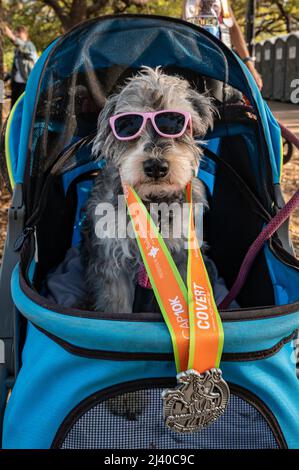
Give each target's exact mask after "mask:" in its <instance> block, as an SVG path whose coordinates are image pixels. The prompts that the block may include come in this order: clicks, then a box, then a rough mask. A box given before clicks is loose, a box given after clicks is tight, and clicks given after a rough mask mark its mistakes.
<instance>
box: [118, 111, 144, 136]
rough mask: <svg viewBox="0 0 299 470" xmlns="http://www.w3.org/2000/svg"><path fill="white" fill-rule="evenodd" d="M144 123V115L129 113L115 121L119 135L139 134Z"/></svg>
mask: <svg viewBox="0 0 299 470" xmlns="http://www.w3.org/2000/svg"><path fill="white" fill-rule="evenodd" d="M142 123H143V117H142V116H139V115H138V114H127V115H126V116H120V117H118V118H117V119H116V120H115V122H114V126H115V132H116V134H117V135H118V137H121V138H124V137H132V136H133V135H135V134H137V132H138V131H139V130H140V127H141V126H142Z"/></svg>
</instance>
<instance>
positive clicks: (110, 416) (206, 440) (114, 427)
mask: <svg viewBox="0 0 299 470" xmlns="http://www.w3.org/2000/svg"><path fill="white" fill-rule="evenodd" d="M161 392H162V388H156V389H148V390H139V391H137V392H133V393H127V394H124V395H119V396H118V397H115V398H110V399H108V400H106V401H104V402H101V403H99V404H97V405H96V406H94V407H93V408H91V409H89V410H88V411H87V412H86V413H85V414H83V415H82V416H81V417H80V418H79V419H78V420H77V421H76V422H75V423H74V424H73V426H72V427H71V429H70V430H69V431H68V433H67V435H66V437H65V439H64V441H63V442H62V443H61V444H60V446H59V447H60V448H62V449H103V448H104V449H110V448H114V449H138V448H139V449H172V448H174V449H178V448H181V449H275V448H278V447H279V446H278V444H277V441H276V439H275V436H274V434H273V432H272V430H271V428H270V426H269V425H268V423H267V421H266V420H265V418H264V417H263V416H262V414H261V413H260V412H259V411H257V410H256V409H255V408H254V407H253V406H252V405H250V404H249V403H247V402H246V401H244V400H243V399H241V398H239V397H237V396H236V395H232V396H231V399H230V405H229V407H228V410H227V411H226V413H225V414H224V415H223V416H222V417H221V418H220V419H219V420H218V421H217V422H215V423H214V424H213V425H211V426H210V427H208V428H206V429H203V430H202V431H200V432H198V433H195V434H191V435H179V434H176V433H174V432H173V431H171V430H168V429H167V428H166V426H165V425H164V423H163V419H162V400H161Z"/></svg>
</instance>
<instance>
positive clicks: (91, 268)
mask: <svg viewBox="0 0 299 470" xmlns="http://www.w3.org/2000/svg"><path fill="white" fill-rule="evenodd" d="M163 109H177V110H182V111H189V112H190V114H191V116H192V125H193V133H194V135H195V136H196V137H197V139H198V138H199V139H200V138H203V137H204V136H205V135H206V132H207V130H208V129H209V128H211V127H212V126H213V113H214V109H213V106H212V102H211V100H210V98H209V97H208V96H205V95H201V94H199V93H197V92H196V91H195V90H193V89H192V88H191V86H190V84H189V83H188V82H187V81H186V80H184V79H182V78H179V77H177V76H168V75H166V74H164V73H163V72H162V71H161V69H160V68H157V69H155V70H154V69H151V68H148V67H144V68H143V69H142V70H141V72H140V73H138V74H137V75H136V76H134V77H133V78H131V79H129V80H128V82H127V84H126V85H125V86H124V87H123V88H122V89H121V90H120V92H119V93H118V94H115V95H113V96H111V97H110V98H109V99H108V100H107V102H106V104H105V106H104V109H103V110H102V112H101V113H100V115H99V120H98V132H97V135H96V138H95V140H94V143H93V148H92V152H93V155H94V158H96V159H100V158H105V160H106V167H105V169H104V170H103V171H102V172H101V173H100V175H99V176H98V177H97V179H96V181H95V185H94V188H93V190H92V193H91V196H90V199H89V201H88V204H87V211H86V212H87V223H86V226H85V230H84V233H85V238H84V242H83V256H84V259H85V261H86V270H87V274H86V280H87V285H88V290H89V301H90V304H91V308H92V309H94V310H97V311H101V312H110V313H130V312H132V306H133V300H134V292H135V285H136V278H137V274H138V270H139V267H140V264H141V256H140V253H139V249H138V247H137V242H136V240H134V239H132V238H117V235H116V237H115V238H98V237H97V236H96V234H95V225H96V222H97V219H96V215H95V209H96V206H97V205H98V204H99V203H103V202H106V203H111V204H112V205H113V206H114V207H115V208H117V204H118V196H119V195H121V194H123V190H122V185H121V180H120V172H121V174H122V178H123V180H124V181H125V182H126V183H127V184H129V185H131V186H133V187H134V188H135V189H136V191H137V193H138V194H139V196H140V197H141V199H142V200H143V202H144V203H145V204H146V205H147V206H148V205H149V204H150V203H151V202H156V203H162V202H166V203H172V202H175V201H177V202H178V203H179V204H182V203H183V202H185V192H184V191H185V187H186V185H187V183H188V182H189V181H190V180H191V179H192V178H193V200H194V202H196V203H200V202H202V203H204V204H205V195H204V189H203V186H202V184H201V182H200V181H199V180H198V179H197V178H195V177H194V175H196V174H197V171H198V165H199V160H200V157H201V153H202V151H201V149H200V147H199V146H198V144H197V143H196V142H195V140H194V138H193V137H192V136H191V134H190V133H188V132H186V133H185V134H184V135H183V136H182V137H180V138H176V139H168V138H163V137H160V136H159V135H158V134H157V133H156V132H155V131H154V129H153V128H152V125H151V123H150V122H149V121H148V123H147V126H146V128H145V129H144V131H143V133H142V135H141V136H140V137H139V138H138V139H134V140H131V141H119V140H117V139H116V138H115V136H114V135H113V133H112V130H111V128H110V125H109V118H110V117H111V116H113V115H115V114H118V113H123V112H138V111H139V112H153V111H159V110H163ZM149 158H151V159H152V158H154V159H165V160H167V162H168V164H169V173H168V174H167V175H166V176H165V177H163V178H161V179H159V180H157V181H154V180H153V179H151V178H149V177H148V176H146V174H145V172H144V169H143V163H144V162H145V161H146V160H147V159H149ZM128 222H129V220H128V219H127V223H128ZM171 224H172V228H174V224H175V218H173V219H172V221H171ZM171 233H172V230H171V228H170V237H169V238H166V239H165V242H166V244H167V246H168V248H169V250H170V252H171V254H172V256H173V258H174V261H175V263H176V265H177V266H178V269H179V271H180V273H181V275H182V277H183V279H186V262H187V250H186V249H185V246H184V244H185V241H186V240H185V239H184V238H175V237H173V236H172V235H171ZM209 268H210V270H213V266H212V263H209V267H208V269H209Z"/></svg>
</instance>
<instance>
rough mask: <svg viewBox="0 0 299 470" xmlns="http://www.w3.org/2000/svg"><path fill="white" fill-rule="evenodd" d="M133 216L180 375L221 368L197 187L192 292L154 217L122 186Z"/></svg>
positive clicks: (188, 190)
mask: <svg viewBox="0 0 299 470" xmlns="http://www.w3.org/2000/svg"><path fill="white" fill-rule="evenodd" d="M123 188H124V195H125V198H126V202H127V207H128V212H129V215H130V218H131V222H132V226H133V229H134V232H135V236H136V240H137V243H138V247H139V250H140V253H141V256H142V260H143V263H144V266H145V269H146V271H147V275H148V277H149V279H150V281H151V285H152V288H153V291H154V294H155V297H156V299H157V302H158V304H159V307H160V309H161V312H162V315H163V318H164V320H165V323H166V325H167V327H168V329H169V332H170V335H171V340H172V345H173V351H174V357H175V363H176V368H177V371H178V372H182V371H185V370H187V369H195V370H196V371H198V372H200V373H203V372H205V371H206V370H209V369H212V368H218V367H219V363H220V359H221V355H222V349H223V340H224V335H223V328H222V323H221V319H220V316H219V313H218V310H217V306H216V304H215V300H214V296H213V291H212V288H211V285H210V281H209V276H208V274H207V271H206V267H205V265H204V261H203V258H202V254H201V251H200V248H199V243H198V240H197V237H196V232H195V227H194V218H193V207H192V184H191V183H189V184H188V185H187V188H186V198H187V202H188V203H189V221H188V266H187V287H186V285H185V283H184V281H183V279H182V277H181V275H180V273H179V271H178V269H177V267H176V265H175V262H174V260H173V258H172V256H171V254H170V252H169V250H168V248H167V246H166V244H165V242H164V240H163V238H162V236H161V234H160V233H159V231H158V229H157V227H156V225H155V223H154V221H153V220H152V218H151V216H150V214H149V212H148V211H147V209H146V207H145V206H144V204H143V202H142V201H141V199H140V198H139V196H138V194H137V193H136V191H135V190H134V189H133V188H132V187H131V186H128V185H126V184H124V183H123Z"/></svg>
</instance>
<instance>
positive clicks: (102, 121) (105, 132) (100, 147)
mask: <svg viewBox="0 0 299 470" xmlns="http://www.w3.org/2000/svg"><path fill="white" fill-rule="evenodd" d="M117 99H118V95H112V96H110V97H109V98H108V99H107V101H106V103H105V105H104V108H103V109H102V111H101V112H100V114H99V117H98V131H97V135H96V137H95V139H94V141H93V146H92V154H93V156H94V158H95V159H100V158H107V157H108V153H109V147H110V144H111V142H109V141H110V140H113V139H112V135H111V134H112V131H111V127H110V124H109V118H110V117H111V116H113V114H114V112H115V106H116V102H117Z"/></svg>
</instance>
